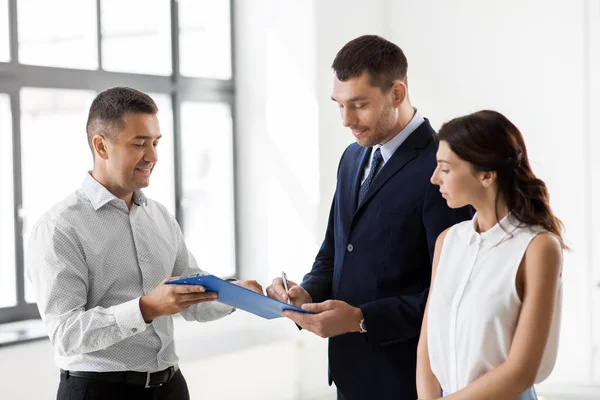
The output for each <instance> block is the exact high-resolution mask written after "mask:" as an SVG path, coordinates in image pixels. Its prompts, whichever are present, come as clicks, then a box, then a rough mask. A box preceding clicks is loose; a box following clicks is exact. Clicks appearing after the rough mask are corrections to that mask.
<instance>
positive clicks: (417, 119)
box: [371, 108, 425, 164]
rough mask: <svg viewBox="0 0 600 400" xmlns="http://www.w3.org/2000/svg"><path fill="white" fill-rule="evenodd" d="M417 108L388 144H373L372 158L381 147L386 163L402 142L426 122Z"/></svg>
mask: <svg viewBox="0 0 600 400" xmlns="http://www.w3.org/2000/svg"><path fill="white" fill-rule="evenodd" d="M414 110H415V115H413V117H412V119H411V120H410V122H409V123H408V125H406V126H405V127H404V129H402V130H401V131H400V132H399V133H398V134H397V135H396V136H394V137H393V138H391V139H390V140H389V141H388V142H387V143H386V144H384V145H381V144H376V145H375V146H373V151H371V158H372V157H373V154H374V153H375V150H377V149H381V150H380V151H381V156H382V157H383V163H384V164H385V163H386V162H387V161H388V160H389V159H390V158H391V157H392V155H394V152H395V151H396V150H397V149H398V147H400V145H401V144H402V143H404V141H405V140H406V138H408V137H409V136H410V134H411V133H413V132H414V131H415V130H417V128H418V127H419V126H421V124H422V123H423V122H425V118H424V117H423V116H422V115H421V113H420V112H419V110H418V109H417V108H415V109H414Z"/></svg>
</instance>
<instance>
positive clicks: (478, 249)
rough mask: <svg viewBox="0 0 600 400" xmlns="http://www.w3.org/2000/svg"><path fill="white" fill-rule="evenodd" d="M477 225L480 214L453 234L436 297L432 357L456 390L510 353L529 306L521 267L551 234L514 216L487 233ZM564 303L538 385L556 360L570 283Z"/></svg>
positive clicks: (430, 326) (430, 324)
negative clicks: (521, 290) (524, 302)
mask: <svg viewBox="0 0 600 400" xmlns="http://www.w3.org/2000/svg"><path fill="white" fill-rule="evenodd" d="M476 224H477V214H476V215H475V216H474V217H473V220H472V221H464V222H461V223H460V224H456V225H454V226H453V227H452V228H450V230H449V231H448V233H447V234H446V237H445V239H444V245H443V247H442V251H441V254H440V260H439V264H438V267H437V272H436V276H435V280H434V283H433V287H432V290H431V294H430V299H429V311H428V319H427V345H428V349H429V359H430V363H431V369H432V370H433V373H434V374H435V376H436V377H437V379H438V381H439V382H440V385H441V386H442V389H443V390H444V391H445V392H446V393H448V394H450V393H454V392H456V391H458V390H460V389H462V388H463V387H465V386H467V385H468V384H469V383H471V382H473V381H475V380H476V379H477V378H479V377H481V376H482V375H485V374H486V373H487V372H489V371H491V370H492V369H494V368H496V367H498V366H499V365H501V364H502V363H503V362H505V361H506V360H507V359H508V353H509V351H510V347H511V344H512V341H513V337H514V334H515V329H516V325H517V322H518V319H519V314H520V312H521V299H520V298H519V295H518V292H517V289H516V286H515V285H516V277H517V272H518V270H519V265H520V264H521V261H522V259H523V256H524V255H525V251H526V250H527V247H528V246H529V243H530V242H531V241H532V240H533V238H535V237H536V235H538V234H540V233H541V232H544V230H542V229H541V228H539V227H531V226H527V225H523V226H521V224H520V223H519V222H518V221H516V220H515V219H514V218H513V217H511V216H510V214H509V215H507V216H506V217H504V218H503V219H502V221H500V223H499V224H496V225H495V226H494V227H493V228H492V229H490V230H488V231H486V232H483V233H481V234H479V233H478V232H477V230H476ZM500 224H502V226H500ZM502 227H504V229H502ZM556 301H557V304H556V309H555V313H554V320H553V322H552V328H551V331H550V337H549V339H548V343H547V344H546V349H545V352H544V356H543V359H542V363H541V365H540V369H539V371H538V374H537V377H536V379H535V383H540V382H541V381H543V380H544V379H546V378H547V377H548V375H550V373H551V372H552V368H553V367H554V363H555V361H556V355H557V352H558V338H559V330H560V314H561V306H562V281H561V283H560V284H559V289H558V296H557V300H556Z"/></svg>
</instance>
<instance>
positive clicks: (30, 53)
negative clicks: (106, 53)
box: [17, 0, 98, 69]
mask: <svg viewBox="0 0 600 400" xmlns="http://www.w3.org/2000/svg"><path fill="white" fill-rule="evenodd" d="M17 4H18V7H17V12H18V29H19V62H21V63H23V64H32V65H44V66H51V67H65V68H82V69H95V68H98V50H97V49H98V47H97V33H96V30H97V28H96V2H95V0H53V1H39V0H18V2H17ZM65 10H68V12H66V11H65Z"/></svg>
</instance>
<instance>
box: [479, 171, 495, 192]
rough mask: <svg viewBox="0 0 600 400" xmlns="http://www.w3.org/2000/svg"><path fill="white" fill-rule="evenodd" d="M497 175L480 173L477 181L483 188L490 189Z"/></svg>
mask: <svg viewBox="0 0 600 400" xmlns="http://www.w3.org/2000/svg"><path fill="white" fill-rule="evenodd" d="M497 176H498V175H497V173H496V171H485V172H481V176H480V177H479V181H480V182H481V185H482V186H483V187H485V188H488V187H491V186H492V185H493V184H494V182H496V178H497Z"/></svg>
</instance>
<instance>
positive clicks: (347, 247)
mask: <svg viewBox="0 0 600 400" xmlns="http://www.w3.org/2000/svg"><path fill="white" fill-rule="evenodd" d="M346 250H348V253H352V250H354V246H353V245H352V243H348V246H346Z"/></svg>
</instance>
